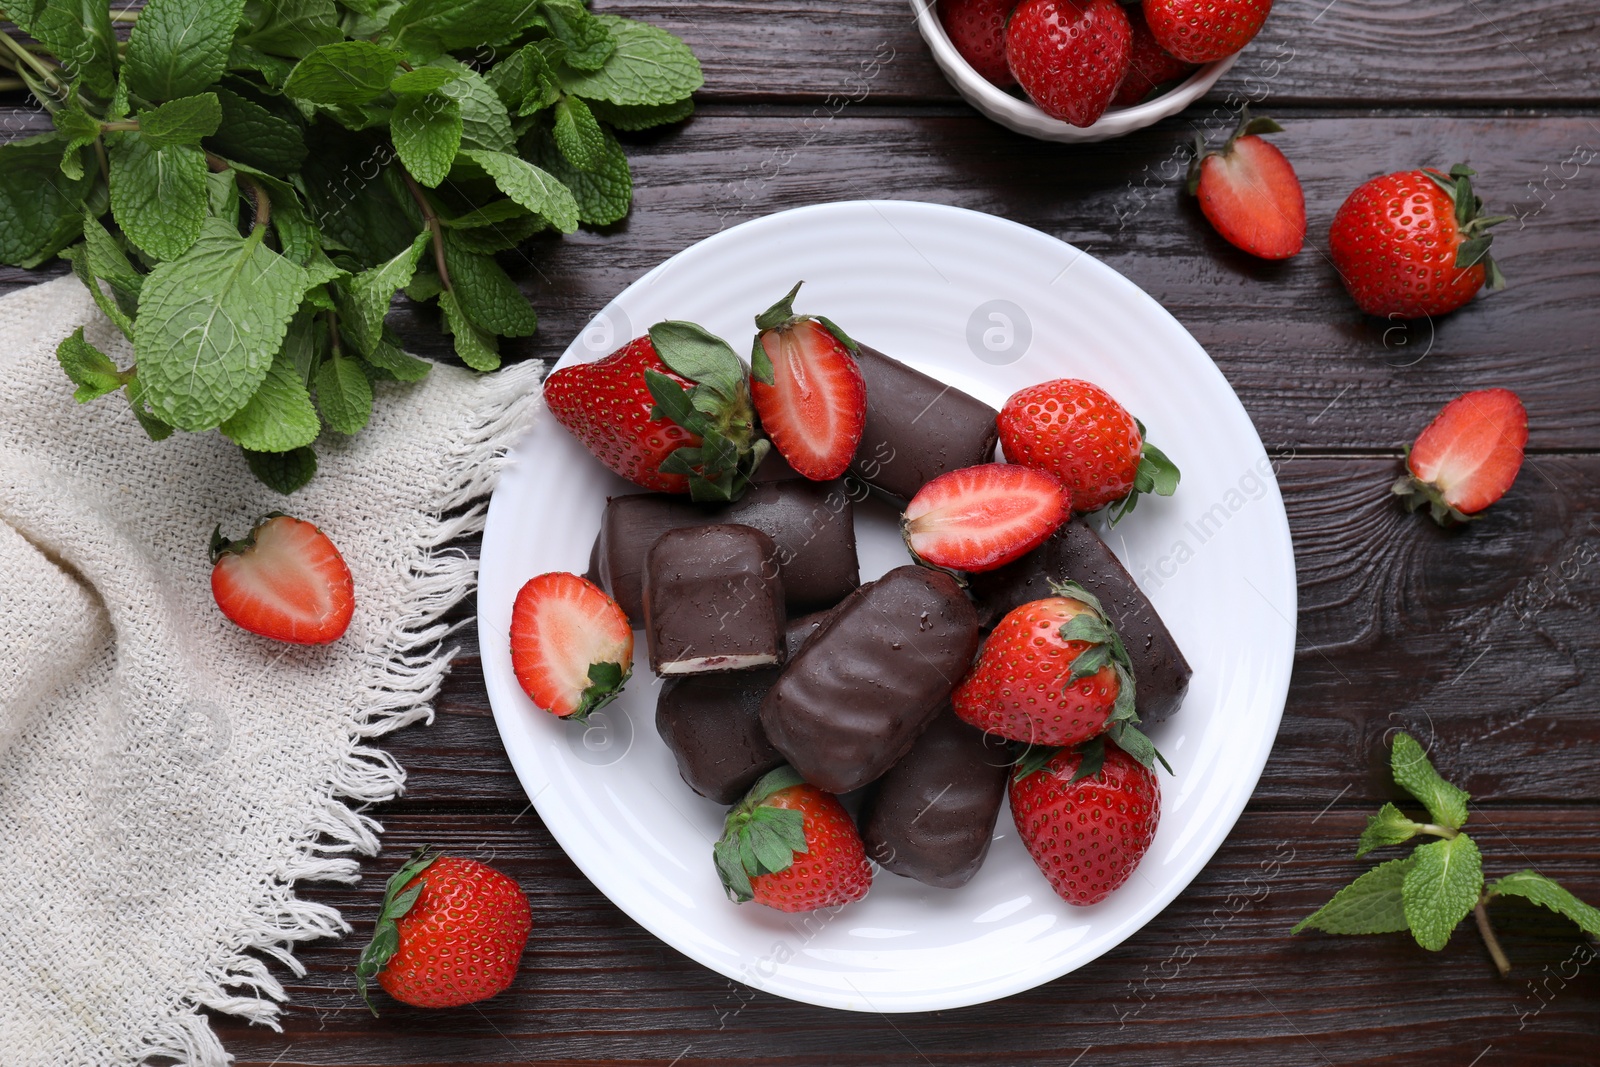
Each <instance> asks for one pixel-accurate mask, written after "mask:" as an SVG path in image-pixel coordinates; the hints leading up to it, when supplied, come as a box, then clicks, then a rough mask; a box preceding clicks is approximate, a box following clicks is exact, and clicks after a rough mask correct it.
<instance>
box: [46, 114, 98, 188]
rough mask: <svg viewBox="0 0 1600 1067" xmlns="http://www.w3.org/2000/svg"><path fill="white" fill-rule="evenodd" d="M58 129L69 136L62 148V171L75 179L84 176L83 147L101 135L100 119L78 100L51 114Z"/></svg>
mask: <svg viewBox="0 0 1600 1067" xmlns="http://www.w3.org/2000/svg"><path fill="white" fill-rule="evenodd" d="M51 121H52V122H54V123H55V127H56V129H57V130H58V131H60V132H61V133H63V134H66V136H67V137H68V138H69V140H68V141H67V142H66V144H65V145H64V146H63V147H62V149H61V173H62V174H65V175H66V176H67V177H68V178H70V179H71V180H73V181H77V180H78V179H79V178H82V177H83V174H84V170H83V157H84V153H83V149H85V148H87V147H88V146H89V145H91V144H93V143H94V141H95V138H97V137H99V136H100V120H99V119H97V118H95V117H94V116H93V115H90V114H89V113H88V112H87V111H85V110H84V109H83V107H82V106H81V105H80V104H78V103H77V101H76V100H74V101H72V102H69V103H68V104H66V105H65V106H63V107H62V108H60V109H59V110H58V111H56V113H55V114H54V115H53V116H51Z"/></svg>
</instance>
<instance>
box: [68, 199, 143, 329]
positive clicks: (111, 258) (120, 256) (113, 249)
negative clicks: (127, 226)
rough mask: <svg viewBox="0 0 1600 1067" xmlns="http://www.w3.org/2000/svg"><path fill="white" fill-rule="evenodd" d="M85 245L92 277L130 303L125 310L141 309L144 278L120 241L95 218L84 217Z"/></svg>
mask: <svg viewBox="0 0 1600 1067" xmlns="http://www.w3.org/2000/svg"><path fill="white" fill-rule="evenodd" d="M83 243H84V247H85V248H86V249H87V250H88V267H89V271H90V273H92V274H93V275H94V276H95V277H97V278H104V279H105V280H106V281H108V282H110V283H111V287H112V288H113V289H114V290H116V292H117V295H118V296H119V297H121V298H124V299H126V300H128V301H129V303H130V306H129V307H127V308H125V309H124V310H126V311H128V312H129V313H130V314H131V313H132V312H133V311H134V310H135V309H136V308H137V307H138V304H137V303H136V302H134V301H135V300H136V298H137V297H138V295H139V289H140V287H141V286H143V285H144V275H142V274H140V273H139V272H138V271H137V270H135V269H134V266H133V264H132V263H131V262H129V260H128V254H127V253H126V252H124V251H123V250H122V246H121V245H119V244H117V240H116V238H114V237H112V236H111V234H110V232H108V231H107V230H106V228H105V227H104V226H102V225H100V220H99V219H97V218H94V217H93V216H88V215H86V216H84V219H83Z"/></svg>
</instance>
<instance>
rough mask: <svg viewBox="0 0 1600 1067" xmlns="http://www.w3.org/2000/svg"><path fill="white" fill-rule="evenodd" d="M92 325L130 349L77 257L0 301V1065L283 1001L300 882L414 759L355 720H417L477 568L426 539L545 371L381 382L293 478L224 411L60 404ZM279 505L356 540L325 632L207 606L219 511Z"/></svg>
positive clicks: (118, 1057) (115, 1045)
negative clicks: (192, 417) (271, 482)
mask: <svg viewBox="0 0 1600 1067" xmlns="http://www.w3.org/2000/svg"><path fill="white" fill-rule="evenodd" d="M81 323H88V324H89V327H88V331H87V332H88V335H89V338H90V340H92V341H94V342H96V343H97V344H99V345H100V346H101V348H102V349H104V350H105V351H108V352H110V353H111V354H112V356H113V358H114V359H116V360H117V361H118V362H119V363H121V364H122V365H127V363H128V362H129V361H130V360H131V355H130V353H129V352H128V350H127V347H126V345H125V344H123V343H121V338H120V335H117V334H116V332H115V330H114V329H113V328H112V327H111V326H110V325H109V324H108V323H106V322H105V321H104V320H103V319H101V318H100V316H99V315H98V313H97V312H95V311H94V309H93V305H92V303H91V301H90V299H89V296H88V293H87V292H86V291H85V290H84V289H83V287H82V286H81V285H80V284H79V283H78V281H77V280H76V279H73V278H70V277H69V278H63V279H60V280H57V281H53V282H49V283H47V284H44V285H39V286H36V287H34V288H31V289H27V290H24V291H21V292H18V293H14V294H12V295H10V296H7V297H5V298H3V299H0V856H3V864H0V1064H4V1065H5V1067H32V1065H35V1064H38V1065H49V1067H68V1065H76V1064H93V1065H96V1067H99V1065H114V1064H136V1063H140V1062H142V1061H144V1060H146V1059H149V1058H152V1057H159V1056H163V1055H164V1056H168V1057H172V1058H175V1059H177V1060H179V1061H180V1062H183V1063H190V1064H204V1065H210V1064H223V1063H227V1062H229V1060H230V1057H229V1056H228V1055H227V1053H226V1052H225V1050H224V1049H223V1048H222V1046H221V1044H220V1043H219V1042H218V1041H217V1039H216V1037H215V1035H214V1034H213V1032H212V1030H211V1028H210V1026H209V1024H208V1022H207V1020H206V1017H205V1015H204V1014H203V1013H202V1012H201V1009H202V1008H212V1009H216V1010H219V1011H223V1012H231V1013H233V1014H236V1015H241V1016H244V1017H245V1018H248V1019H250V1020H252V1021H255V1022H260V1023H266V1024H268V1025H271V1024H272V1022H273V1020H274V1018H275V1016H276V1014H277V1011H278V1002H279V1001H281V1000H282V999H283V990H282V987H281V986H280V984H279V981H278V979H277V978H276V977H275V974H282V973H283V972H285V971H296V970H297V964H296V963H295V960H294V958H293V956H292V949H293V947H294V945H295V943H296V942H298V941H303V940H306V939H308V938H314V937H324V936H328V935H334V934H338V933H341V932H344V931H345V929H346V927H345V924H344V922H343V921H342V920H341V919H340V917H339V915H338V914H337V912H335V911H333V910H332V909H330V908H327V907H325V906H322V905H318V904H313V903H309V902H306V901H302V900H297V899H296V898H295V895H294V891H293V886H294V883H295V882H297V881H299V880H301V879H312V880H324V879H326V880H349V879H351V878H353V877H354V874H355V870H356V861H355V860H354V859H353V858H352V857H353V856H354V854H356V853H363V852H366V853H370V852H372V851H373V850H374V849H375V848H376V845H377V839H376V834H377V832H378V830H379V829H380V828H379V826H378V824H377V823H375V822H374V821H373V820H372V819H371V818H370V817H368V816H367V815H364V814H362V808H363V807H364V806H365V805H368V804H371V803H374V802H377V801H382V800H386V799H389V798H391V797H393V796H395V795H396V794H398V793H399V792H400V790H401V788H402V785H403V782H404V774H403V772H402V771H401V769H400V767H399V766H398V765H397V764H396V763H395V762H394V761H393V759H391V758H390V757H389V756H388V755H386V754H385V753H384V752H382V751H381V750H379V749H377V748H375V747H372V746H371V744H370V741H371V739H372V738H374V737H375V736H377V735H379V734H382V733H384V732H385V731H388V730H392V729H394V728H396V727H398V726H402V725H405V724H406V723H410V722H414V721H416V720H418V719H424V718H427V717H429V716H430V715H431V710H430V708H429V706H428V701H429V700H430V699H431V698H432V696H433V694H434V692H435V691H436V689H437V688H438V685H439V681H440V678H441V676H442V674H443V673H444V671H445V669H446V666H447V663H448V655H447V649H446V648H445V647H444V646H443V645H441V642H447V641H448V634H447V632H446V631H447V627H446V626H445V625H444V624H442V623H441V622H440V621H439V618H440V615H441V613H443V612H444V611H445V610H446V609H447V608H448V607H449V606H450V605H452V604H453V603H455V602H456V601H457V600H459V599H460V598H461V597H462V596H464V595H465V594H466V593H468V592H469V591H470V590H471V588H472V583H473V579H474V575H475V566H474V563H473V561H472V560H470V559H468V558H467V557H466V556H465V555H464V554H462V553H461V552H459V551H457V550H452V549H445V548H442V547H441V546H444V545H446V544H447V543H448V542H450V541H451V540H452V539H454V538H456V537H459V536H460V535H462V534H465V533H469V532H471V531H473V530H476V529H478V528H479V527H480V526H481V524H482V521H483V510H482V509H483V505H482V502H481V498H482V497H483V496H484V495H485V494H486V493H487V492H488V490H489V489H490V487H491V486H492V484H493V480H494V477H495V474H496V472H497V468H498V465H499V463H500V461H501V457H502V454H503V452H504V449H505V448H506V447H507V446H508V445H509V444H510V443H511V442H512V441H513V440H514V439H515V437H516V436H517V435H518V434H519V433H520V432H521V430H522V429H523V428H524V427H525V426H526V424H527V423H528V421H529V420H530V419H531V418H532V417H533V416H534V412H535V410H536V408H537V406H538V404H539V400H538V387H537V381H538V374H539V371H540V368H539V367H538V366H536V365H531V364H524V365H522V366H519V367H514V368H511V369H509V370H505V371H501V372H499V373H497V374H494V375H490V376H487V377H479V376H476V375H473V374H470V373H469V372H466V371H462V370H456V369H453V368H449V367H437V368H435V369H434V371H433V373H432V374H430V375H429V376H428V378H426V379H425V380H424V381H422V382H421V383H419V384H417V385H414V386H394V387H388V388H382V387H380V390H379V396H378V398H377V403H376V405H375V407H374V413H373V419H372V423H371V425H369V426H368V427H367V428H366V429H365V430H363V431H362V432H361V433H360V434H357V435H356V436H354V437H351V438H348V439H343V438H337V437H336V435H332V434H329V435H326V436H325V437H324V439H323V441H322V442H320V443H319V446H318V451H319V458H320V468H321V469H320V471H319V473H318V474H317V476H316V478H315V479H314V480H313V481H312V483H311V484H310V485H309V486H307V487H306V488H304V489H302V490H300V491H299V492H297V493H295V494H294V495H293V496H292V497H288V498H285V497H282V496H279V495H277V494H275V493H273V492H272V491H271V490H269V489H267V488H265V487H264V486H262V485H260V484H258V483H257V482H256V481H255V479H254V478H253V477H252V476H251V475H250V473H249V471H248V470H247V469H246V468H245V465H244V462H243V460H242V459H241V458H240V456H239V453H238V450H237V449H236V448H234V447H233V446H232V445H230V444H229V443H228V442H226V441H224V440H222V439H221V438H220V437H219V436H218V435H217V434H215V433H210V434H181V433H180V434H175V435H173V436H172V437H171V438H169V439H168V440H166V441H162V442H152V441H150V440H148V439H147V438H146V437H145V435H144V433H143V431H142V430H140V428H139V426H138V424H137V423H136V422H135V420H134V418H133V415H132V413H131V412H130V411H129V410H128V406H127V404H126V403H125V402H124V401H123V400H122V398H121V397H120V396H109V397H104V398H102V399H100V400H97V401H94V402H92V403H90V404H88V405H83V406H80V405H78V404H77V403H75V402H74V401H73V399H72V387H71V385H70V384H69V383H68V382H67V380H66V378H65V377H64V376H63V375H62V373H61V370H60V368H59V366H57V364H56V361H55V356H54V352H55V346H56V343H57V341H59V340H60V338H61V337H63V336H64V335H66V334H67V333H70V332H71V331H72V329H73V328H74V327H76V326H77V325H79V324H81ZM329 437H335V439H334V440H331V441H330V440H329V439H328V438H329ZM474 501H478V503H476V504H474V503H473V502H474ZM273 510H282V511H288V512H290V513H291V514H294V515H296V516H299V517H300V518H304V519H306V520H309V521H312V522H315V523H316V524H317V525H319V526H321V527H322V528H323V530H325V531H326V532H327V533H328V535H329V536H330V537H331V538H332V539H333V541H334V543H335V544H337V545H338V546H339V547H340V549H341V550H342V551H343V553H344V556H345V558H346V560H347V561H348V562H349V564H350V569H351V571H352V572H353V574H354V576H355V586H356V596H357V607H356V613H355V620H354V621H353V622H352V624H351V626H350V630H349V632H348V633H347V634H346V635H345V636H344V637H343V638H342V639H341V640H339V641H338V642H336V643H335V644H333V645H331V646H328V647H324V648H301V647H294V646H288V645H282V644H277V643H274V642H272V641H268V640H265V639H262V638H259V637H255V636H252V635H250V634H248V633H245V632H244V631H242V630H240V629H238V628H237V627H235V626H234V625H233V624H232V623H229V622H227V621H226V620H225V619H223V618H222V616H221V615H220V614H219V613H218V611H217V609H216V606H215V604H214V603H213V602H212V599H211V593H210V585H209V576H210V564H209V562H208V561H207V558H206V549H207V544H208V539H209V538H210V535H211V530H212V527H214V526H216V525H217V524H219V523H220V524H221V526H222V528H223V530H224V532H229V533H232V534H233V535H235V536H237V535H240V534H242V533H244V532H245V531H246V530H248V529H249V527H250V526H251V525H252V523H253V522H254V521H255V520H256V519H257V518H259V517H260V516H261V515H263V514H265V513H266V512H269V511H273ZM161 1062H166V1061H161Z"/></svg>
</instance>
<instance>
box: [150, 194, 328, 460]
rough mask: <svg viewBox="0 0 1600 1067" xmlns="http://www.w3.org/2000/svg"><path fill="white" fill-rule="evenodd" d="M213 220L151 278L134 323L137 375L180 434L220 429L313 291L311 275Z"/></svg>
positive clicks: (258, 235)
mask: <svg viewBox="0 0 1600 1067" xmlns="http://www.w3.org/2000/svg"><path fill="white" fill-rule="evenodd" d="M263 233H264V231H262V230H255V231H253V232H252V233H251V235H250V236H249V237H247V238H246V237H240V236H239V234H238V233H237V232H236V231H234V230H233V229H232V228H231V227H229V226H228V225H227V224H225V223H223V222H221V221H220V220H217V219H211V220H208V221H207V223H206V225H205V229H204V232H203V233H202V234H201V236H200V239H199V240H197V241H195V242H194V245H193V246H192V247H191V248H190V249H189V250H188V251H187V252H186V253H184V255H183V256H182V258H180V259H177V260H174V261H172V262H170V263H163V264H161V265H160V266H159V267H157V268H156V269H155V270H153V271H151V272H150V276H149V277H148V278H146V279H145V282H144V289H143V292H142V294H141V296H140V301H139V304H140V306H139V318H138V320H137V321H136V322H135V323H134V333H133V347H134V352H135V354H136V355H137V356H138V364H139V379H140V381H141V382H142V383H143V386H144V391H145V396H146V398H147V399H148V401H149V403H150V407H151V408H152V409H153V410H154V412H155V414H156V415H157V417H159V418H160V419H161V420H162V421H163V422H167V423H171V424H172V425H173V426H176V427H178V428H179V429H184V430H206V429H210V428H211V427H213V426H217V425H219V424H221V423H222V422H224V421H225V420H227V419H228V418H229V417H231V416H232V415H234V414H235V413H236V412H238V411H239V409H240V408H242V407H244V405H245V403H246V402H247V401H248V400H249V399H250V397H251V395H252V394H254V393H255V391H256V389H257V388H258V387H259V386H260V385H261V382H262V381H263V380H264V379H265V378H266V376H267V372H268V370H270V369H271V367H272V361H273V357H274V355H275V354H276V352H277V350H278V347H279V345H280V344H282V342H283V336H284V330H285V328H286V327H287V326H288V324H289V319H290V317H291V316H293V315H294V313H295V309H296V308H298V307H299V306H300V296H301V294H302V293H304V292H305V290H306V288H307V284H306V282H307V279H306V274H305V271H303V270H302V269H300V268H299V267H297V266H295V265H294V264H293V263H290V262H289V261H288V260H286V259H284V258H283V257H282V256H280V255H278V254H277V253H276V252H273V251H272V250H271V249H268V248H266V247H265V246H264V245H263V244H262V243H261V241H262V236H263Z"/></svg>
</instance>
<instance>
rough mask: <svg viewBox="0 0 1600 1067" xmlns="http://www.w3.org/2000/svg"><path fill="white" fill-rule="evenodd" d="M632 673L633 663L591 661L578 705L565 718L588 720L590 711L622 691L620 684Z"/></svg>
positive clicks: (600, 706) (601, 706)
mask: <svg viewBox="0 0 1600 1067" xmlns="http://www.w3.org/2000/svg"><path fill="white" fill-rule="evenodd" d="M632 675H633V664H631V663H630V664H622V663H591V664H589V685H588V687H587V688H585V689H584V691H583V692H582V693H581V694H580V695H579V697H578V707H577V710H575V711H574V712H573V713H572V714H571V715H568V716H567V718H569V719H572V720H573V721H574V722H588V721H589V716H590V714H591V713H593V712H595V711H597V710H598V709H600V708H603V707H605V706H606V705H607V704H609V703H611V702H612V701H613V700H615V699H617V696H618V695H619V694H620V693H621V692H622V686H623V684H624V683H625V682H627V680H628V679H629V678H630V677H632Z"/></svg>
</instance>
